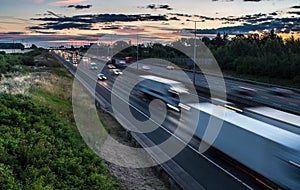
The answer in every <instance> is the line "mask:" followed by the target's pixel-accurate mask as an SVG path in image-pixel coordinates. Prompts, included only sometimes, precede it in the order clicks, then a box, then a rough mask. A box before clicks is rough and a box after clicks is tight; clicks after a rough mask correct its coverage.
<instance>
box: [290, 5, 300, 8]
mask: <svg viewBox="0 0 300 190" xmlns="http://www.w3.org/2000/svg"><path fill="white" fill-rule="evenodd" d="M291 9H300V5H296V6H292V7H291Z"/></svg>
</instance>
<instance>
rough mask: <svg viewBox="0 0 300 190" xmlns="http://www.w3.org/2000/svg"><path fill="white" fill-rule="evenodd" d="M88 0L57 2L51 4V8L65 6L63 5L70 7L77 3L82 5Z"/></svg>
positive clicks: (59, 0) (63, 0) (61, 0)
mask: <svg viewBox="0 0 300 190" xmlns="http://www.w3.org/2000/svg"><path fill="white" fill-rule="evenodd" d="M86 1H87V0H57V1H55V2H52V3H49V5H51V6H63V5H70V4H75V3H82V2H86Z"/></svg>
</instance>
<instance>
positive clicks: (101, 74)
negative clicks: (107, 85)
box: [97, 73, 107, 80]
mask: <svg viewBox="0 0 300 190" xmlns="http://www.w3.org/2000/svg"><path fill="white" fill-rule="evenodd" d="M97 78H98V80H106V79H107V78H106V76H105V75H104V74H103V73H99V74H98V75H97Z"/></svg>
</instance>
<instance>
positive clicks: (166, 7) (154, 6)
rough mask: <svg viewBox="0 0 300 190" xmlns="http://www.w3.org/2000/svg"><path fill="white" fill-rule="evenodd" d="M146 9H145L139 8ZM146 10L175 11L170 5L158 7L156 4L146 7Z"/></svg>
mask: <svg viewBox="0 0 300 190" xmlns="http://www.w3.org/2000/svg"><path fill="white" fill-rule="evenodd" d="M139 8H144V7H139ZM146 9H154V10H156V9H166V10H173V8H171V7H170V5H156V4H150V5H147V6H146Z"/></svg>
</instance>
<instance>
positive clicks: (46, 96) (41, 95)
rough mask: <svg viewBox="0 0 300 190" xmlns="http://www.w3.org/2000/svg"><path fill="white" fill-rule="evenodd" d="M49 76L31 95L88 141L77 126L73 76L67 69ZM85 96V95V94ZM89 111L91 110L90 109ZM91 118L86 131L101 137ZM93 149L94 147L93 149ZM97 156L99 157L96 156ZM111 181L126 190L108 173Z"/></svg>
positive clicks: (102, 121) (56, 71)
mask: <svg viewBox="0 0 300 190" xmlns="http://www.w3.org/2000/svg"><path fill="white" fill-rule="evenodd" d="M47 69H48V71H49V73H50V74H49V75H48V76H46V77H45V79H44V81H42V82H40V83H39V85H36V86H33V87H32V88H30V90H29V95H30V96H31V97H32V98H33V99H34V100H35V101H36V102H38V103H39V104H42V105H45V106H47V107H48V108H49V109H51V110H53V111H54V112H56V113H57V114H58V115H59V116H60V117H61V118H64V119H65V120H68V121H67V122H70V123H71V125H72V126H74V130H76V131H77V136H78V140H80V141H83V139H85V140H86V138H85V137H83V136H81V135H86V134H87V133H84V134H82V133H79V131H78V130H80V131H81V130H83V128H80V126H77V127H76V126H75V119H74V115H73V107H72V87H73V76H72V75H71V74H70V73H69V72H68V71H67V70H66V69H65V68H50V70H49V68H47ZM83 94H84V93H83ZM87 109H90V107H88V108H87ZM98 114H99V115H98V116H99V117H98V118H99V119H100V122H101V124H102V125H103V126H104V128H105V129H106V131H107V132H108V133H110V127H109V126H108V125H107V123H106V122H105V120H104V119H103V118H102V116H103V115H101V112H98ZM89 119H90V118H88V117H86V118H84V119H83V123H85V124H86V126H85V127H86V129H87V130H89V129H91V130H92V131H93V133H92V134H95V135H96V136H97V135H98V136H97V137H99V133H98V131H97V130H96V129H95V128H93V127H95V126H92V127H91V126H89V124H88V121H89ZM92 149H93V147H92ZM95 156H97V155H96V154H95ZM105 175H107V177H108V178H109V179H112V180H113V181H114V182H115V183H116V189H125V188H124V187H123V186H122V185H121V184H120V183H119V182H118V181H117V180H116V178H115V177H114V176H112V175H111V174H109V173H107V174H105Z"/></svg>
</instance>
